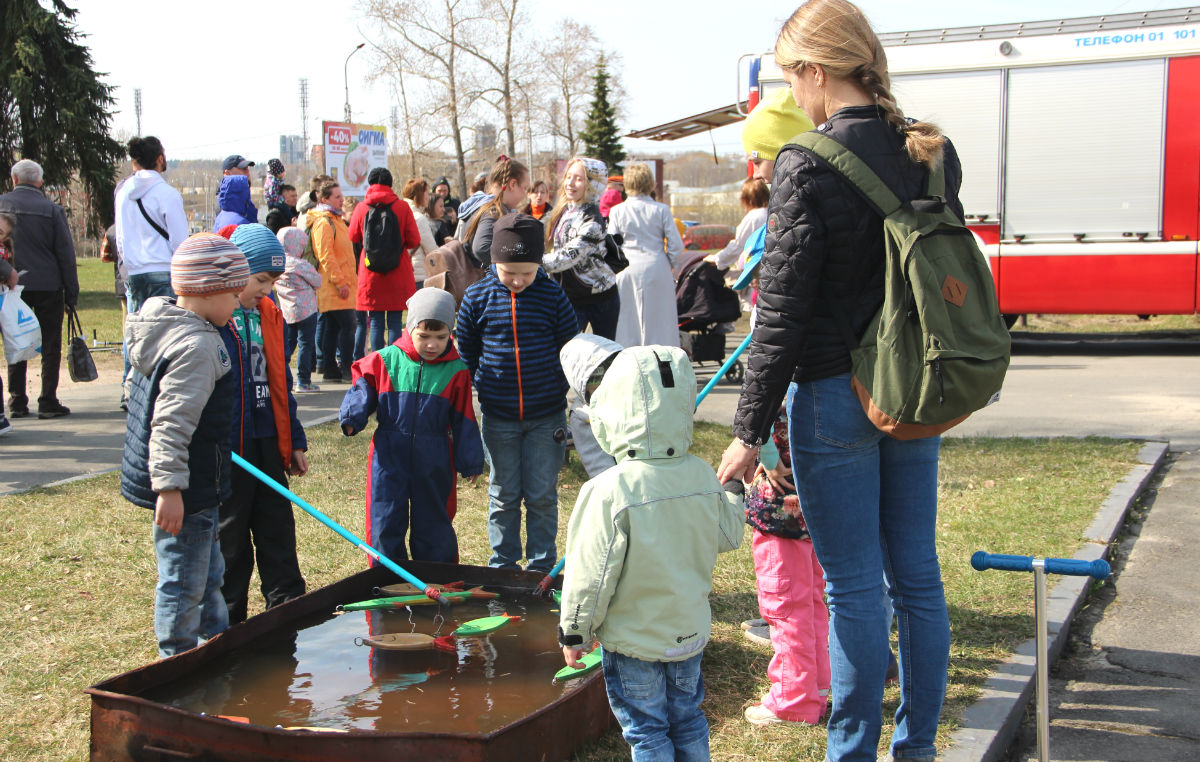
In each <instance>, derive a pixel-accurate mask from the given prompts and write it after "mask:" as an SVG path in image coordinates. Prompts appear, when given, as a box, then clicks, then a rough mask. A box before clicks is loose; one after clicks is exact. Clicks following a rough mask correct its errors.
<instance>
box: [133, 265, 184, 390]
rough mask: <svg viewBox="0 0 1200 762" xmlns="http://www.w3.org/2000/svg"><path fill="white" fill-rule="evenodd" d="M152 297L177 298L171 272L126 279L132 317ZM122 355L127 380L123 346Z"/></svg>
mask: <svg viewBox="0 0 1200 762" xmlns="http://www.w3.org/2000/svg"><path fill="white" fill-rule="evenodd" d="M152 296H175V292H174V291H172V290H171V271H170V270H163V271H156V272H149V273H138V274H137V275H130V276H129V277H128V278H126V279H125V302H126V305H125V307H126V310H127V311H128V313H129V314H130V315H132V314H134V313H135V312H137V311H138V310H140V309H141V308H142V305H143V304H145V303H146V300H147V299H149V298H150V297H152ZM121 354H122V356H123V357H124V358H125V372H124V374H122V376H121V378H122V379H125V378H126V377H128V376H129V353H128V352H127V351H126V350H125V347H124V345H123V344H122V347H121ZM121 401H122V402H124V401H125V392H124V391H122V392H121Z"/></svg>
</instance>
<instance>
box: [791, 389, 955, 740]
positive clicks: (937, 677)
mask: <svg viewBox="0 0 1200 762" xmlns="http://www.w3.org/2000/svg"><path fill="white" fill-rule="evenodd" d="M787 408H788V434H789V436H790V440H791V454H792V467H793V469H794V475H795V481H796V490H797V492H798V493H799V495H800V505H801V506H802V507H803V508H802V509H803V511H804V520H805V521H806V522H807V523H808V529H809V531H810V532H811V533H812V540H813V546H814V547H815V549H816V551H817V558H818V560H820V562H821V566H822V567H824V569H825V580H826V588H825V589H826V592H827V593H828V594H829V617H830V621H829V656H830V662H831V665H832V670H833V686H832V693H833V712H832V713H831V714H830V717H829V727H828V736H829V743H828V747H827V751H826V758H827V759H828V760H832V761H833V762H839V761H840V760H848V761H849V760H874V759H875V756H876V755H875V751H876V747H877V745H878V742H879V734H880V731H881V725H882V722H881V716H880V712H879V704H880V702H881V701H882V699H883V682H884V676H885V674H886V672H887V662H888V656H887V654H888V630H889V624H888V623H887V622H885V620H884V618H883V616H881V614H882V611H881V608H882V607H881V605H880V600H879V590H880V580H881V579H883V575H884V574H885V573H886V574H887V579H888V582H889V584H890V587H889V589H888V593H889V595H890V596H891V600H892V605H893V607H894V608H895V611H896V618H897V622H898V627H899V632H900V707H899V708H898V709H897V710H896V729H895V732H894V733H893V734H892V743H891V749H892V754H893V755H894V756H895V757H896V758H898V759H905V760H908V759H913V760H932V759H933V758H934V754H935V751H936V750H935V748H934V735H935V734H936V732H937V725H938V716H939V714H940V713H941V709H942V700H943V699H944V698H945V694H946V670H947V666H948V662H949V652H950V621H949V617H948V615H947V613H946V597H945V593H944V591H943V589H942V577H941V570H940V569H939V567H938V558H937V547H936V542H935V530H936V523H937V469H938V449H939V447H940V444H941V439H940V438H938V437H930V438H928V439H913V440H909V441H903V442H902V441H900V440H897V439H892V438H891V437H888V436H887V435H885V434H884V433H883V432H881V431H879V430H878V429H876V428H875V427H874V426H873V425H872V424H871V422H870V421H869V420H868V419H867V417H866V414H865V413H863V410H862V405H861V404H859V401H858V398H857V397H856V396H855V395H854V392H853V391H852V390H851V388H850V380H849V376H848V375H845V374H843V375H840V376H834V377H832V378H824V379H821V380H819V381H813V382H809V383H803V384H796V383H793V384H792V385H791V386H790V387H789V389H788V395H787Z"/></svg>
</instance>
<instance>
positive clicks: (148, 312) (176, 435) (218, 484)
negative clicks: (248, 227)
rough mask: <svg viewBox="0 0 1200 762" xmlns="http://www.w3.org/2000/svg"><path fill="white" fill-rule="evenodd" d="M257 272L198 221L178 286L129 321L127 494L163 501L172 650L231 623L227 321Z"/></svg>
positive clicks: (166, 632)
mask: <svg viewBox="0 0 1200 762" xmlns="http://www.w3.org/2000/svg"><path fill="white" fill-rule="evenodd" d="M249 276H250V268H249V266H248V265H247V263H246V257H245V255H244V254H242V252H241V251H240V250H239V249H238V247H237V246H234V245H233V244H232V243H230V242H229V241H226V240H225V239H224V238H221V237H220V236H216V235H212V234H211V233H198V234H196V235H193V236H192V237H190V238H188V239H187V240H186V241H184V242H183V243H182V244H180V245H179V248H178V249H176V250H175V254H174V256H173V257H172V258H171V289H172V290H173V291H174V292H175V293H176V294H177V298H174V299H172V298H168V297H151V298H150V299H147V300H146V302H145V303H144V304H143V305H142V308H141V309H140V310H139V311H138V312H137V313H135V314H133V315H130V316H129V317H128V319H127V320H126V322H125V346H126V347H127V348H128V350H129V363H130V370H129V375H128V376H127V377H126V379H125V385H126V393H127V395H128V398H129V415H128V417H127V418H126V427H125V450H124V453H123V454H122V456H121V494H122V495H123V496H124V497H125V499H127V500H129V501H130V502H131V503H133V504H134V505H139V506H141V507H143V508H148V509H151V510H153V511H154V551H155V555H156V556H157V558H158V586H157V588H156V590H155V596H154V634H155V635H156V636H157V638H158V653H159V655H160V656H162V657H164V658H165V657H167V656H173V655H175V654H177V653H180V652H182V651H186V650H188V649H190V648H193V647H195V646H196V644H197V642H198V639H199V638H200V637H204V638H211V637H212V636H214V635H216V634H217V633H219V632H221V631H222V630H224V629H225V628H226V627H227V626H228V623H229V616H228V613H227V611H226V608H225V600H224V599H223V598H222V597H221V580H222V578H223V577H224V574H225V563H224V561H223V559H222V557H221V546H220V543H219V542H218V521H219V509H220V505H221V503H222V502H223V501H225V500H227V499H229V495H230V471H229V469H230V460H231V459H230V455H229V445H230V442H229V439H230V437H229V431H230V428H231V427H232V425H233V406H232V405H230V404H229V400H230V399H232V398H233V396H234V395H235V394H236V393H237V385H236V382H235V380H234V378H233V377H232V376H231V375H230V373H229V370H230V358H229V354H228V352H226V351H225V346H224V343H223V342H222V340H221V335H220V333H219V332H218V330H217V328H218V326H223V325H225V324H226V323H227V322H229V318H230V316H231V315H232V314H233V309H234V307H235V306H236V305H237V293H238V292H239V291H241V290H242V288H244V287H245V285H246V281H247V280H248V278H249Z"/></svg>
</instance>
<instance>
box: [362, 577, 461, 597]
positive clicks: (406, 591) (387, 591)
mask: <svg viewBox="0 0 1200 762" xmlns="http://www.w3.org/2000/svg"><path fill="white" fill-rule="evenodd" d="M430 587H432V588H434V589H436V590H441V591H442V592H443V593H458V592H462V590H463V588H465V587H466V583H465V582H462V581H459V582H444V583H442V584H431V585H430ZM373 592H374V593H375V595H376V596H379V597H380V598H382V597H385V596H390V595H424V594H425V591H424V590H423V589H420V588H418V587H417V586H416V585H414V584H412V583H411V582H397V583H395V584H392V585H384V586H383V587H377V588H375V590H374V591H373Z"/></svg>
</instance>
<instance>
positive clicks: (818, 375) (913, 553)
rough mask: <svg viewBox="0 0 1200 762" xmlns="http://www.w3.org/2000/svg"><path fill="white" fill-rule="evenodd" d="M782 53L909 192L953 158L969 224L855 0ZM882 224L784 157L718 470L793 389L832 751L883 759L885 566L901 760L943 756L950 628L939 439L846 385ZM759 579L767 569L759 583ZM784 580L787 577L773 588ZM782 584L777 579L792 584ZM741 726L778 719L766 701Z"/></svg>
mask: <svg viewBox="0 0 1200 762" xmlns="http://www.w3.org/2000/svg"><path fill="white" fill-rule="evenodd" d="M775 59H776V61H777V62H778V63H779V65H780V67H781V68H782V69H783V72H784V77H785V78H786V79H787V81H788V84H789V85H791V90H792V95H793V97H794V98H795V101H796V105H798V106H799V107H800V108H801V109H802V110H803V111H804V112H805V113H807V114H808V116H809V117H810V118H811V119H812V121H813V122H814V123H815V124H816V125H817V127H816V129H817V130H818V131H819V132H820V133H821V134H823V135H827V136H828V137H830V138H832V139H833V140H836V141H837V142H839V143H841V144H842V145H844V146H846V147H847V148H849V149H850V150H852V151H853V152H854V153H856V154H857V155H858V156H859V157H861V158H862V159H863V160H864V161H865V162H866V163H867V164H868V165H869V166H870V167H871V169H873V170H874V171H875V172H876V173H877V174H878V175H879V176H880V178H881V179H882V180H883V181H884V182H885V183H886V184H887V185H888V187H890V188H891V189H892V191H893V192H895V193H896V195H897V196H899V197H900V199H901V200H903V201H908V200H911V199H913V198H917V197H919V196H920V195H922V194H923V192H924V189H925V184H926V179H927V177H928V174H929V170H930V168H932V167H935V166H937V165H938V164H939V163H942V164H944V167H945V176H946V196H947V199H946V200H947V202H948V204H949V205H950V208H951V209H952V210H953V211H954V212H955V214H957V215H958V216H959V217H960V218H961V217H962V205H961V203H960V202H959V200H958V188H959V185H960V184H961V181H962V170H961V167H960V165H959V161H958V156H957V154H956V153H955V151H954V147H953V146H952V145H951V144H950V141H948V140H946V139H945V138H944V137H943V136H942V135H941V133H940V132H939V131H938V129H937V127H935V126H933V125H932V124H927V123H923V122H914V121H911V120H908V119H906V118H905V116H904V113H903V111H901V109H900V105H899V104H897V103H896V101H895V99H894V98H893V97H892V94H891V91H890V81H889V78H888V71H887V58H886V56H885V55H884V51H883V46H882V45H880V43H879V40H878V38H877V37H876V36H875V33H874V32H873V31H872V30H871V27H870V24H869V23H868V22H867V20H866V18H865V17H864V16H863V14H862V12H861V11H859V9H858V8H856V7H855V6H854V5H852V4H851V3H849V2H846V0H810V1H809V2H806V3H805V4H804V5H802V6H800V8H798V9H797V10H796V12H795V13H793V14H792V16H791V18H789V19H788V20H787V22H786V23H785V24H784V25H783V29H782V30H781V31H780V33H779V38H778V40H777V41H776V43H775ZM883 272H884V249H883V222H882V219H881V218H880V216H879V215H878V214H877V213H876V212H875V211H874V210H873V209H872V208H871V207H870V206H868V205H867V203H866V202H865V201H864V200H863V199H862V197H860V196H859V195H858V193H857V192H855V190H854V189H853V188H852V187H851V186H850V185H849V184H848V183H847V182H845V181H844V180H842V179H841V178H840V176H838V175H836V174H835V173H834V172H833V171H832V170H830V169H829V168H828V167H826V166H825V165H823V164H822V162H820V161H819V160H817V159H815V158H814V157H813V156H812V155H811V154H809V153H807V152H805V151H804V150H802V149H800V148H799V147H798V146H795V145H785V146H784V147H783V149H782V150H780V152H779V154H778V156H777V157H776V163H775V169H774V177H773V184H772V188H771V198H770V202H769V204H768V222H767V241H766V251H765V253H764V256H763V260H762V265H761V268H760V270H759V301H758V323H757V325H756V327H755V329H754V340H753V342H752V343H751V346H750V359H749V362H748V363H747V368H748V370H747V373H746V379H745V382H744V385H743V386H742V393H741V399H740V400H739V403H738V410H737V414H736V416H735V418H734V426H733V429H734V435H735V439H734V441H733V442H732V443H731V444H730V446H729V448H728V449H727V450H726V451H725V454H724V457H723V458H722V461H721V466H720V468H719V469H718V472H717V476H718V478H719V479H720V480H722V481H723V480H725V479H728V478H730V477H732V476H736V475H743V476H744V478H746V479H747V480H749V478H750V476H751V475H752V474H753V471H754V461H755V458H756V456H757V454H758V450H759V446H760V445H761V444H762V443H763V441H764V438H765V437H766V436H769V433H770V430H771V423H772V421H773V420H774V415H775V412H776V411H777V410H778V409H779V405H780V402H782V401H783V400H784V399H785V397H786V404H787V414H788V426H789V431H788V433H789V439H790V444H791V458H792V468H793V476H794V479H795V485H796V490H797V493H798V494H799V497H800V505H801V507H802V510H803V513H804V519H805V521H806V523H807V524H808V529H809V532H810V533H811V535H812V541H813V546H814V548H815V550H816V554H817V558H818V560H819V561H820V563H821V566H822V567H823V568H824V571H825V577H826V580H827V588H826V589H827V591H828V595H829V611H830V624H829V655H830V661H831V663H832V673H833V674H832V693H833V710H832V714H831V715H830V717H829V724H828V746H827V750H826V759H828V760H833V761H835V762H836V761H838V760H874V759H876V756H877V751H878V749H877V747H878V745H879V737H880V734H881V727H882V717H881V714H880V710H879V707H880V702H881V700H882V698H883V684H884V677H885V673H886V670H887V653H888V625H887V623H886V621H885V619H884V616H883V607H882V606H881V605H880V600H879V580H880V578H881V577H882V576H883V574H884V572H885V571H886V572H887V575H888V580H889V581H890V588H889V591H888V592H889V594H890V596H891V599H892V603H893V605H894V607H895V611H896V616H897V617H898V619H899V631H900V675H901V677H900V706H899V708H898V709H897V710H896V727H895V730H894V732H893V734H892V738H891V742H890V744H889V746H890V751H891V754H892V756H893V757H894V758H895V759H897V760H933V759H934V757H935V755H936V751H937V750H936V748H935V746H934V737H935V734H936V732H937V725H938V716H939V714H940V712H941V708H942V701H943V699H944V697H945V690H946V670H947V662H948V657H949V647H950V625H949V619H948V617H947V613H946V599H945V594H944V592H943V589H942V579H941V572H940V569H939V567H938V559H937V550H936V544H935V537H934V534H935V526H936V522H937V469H938V448H939V444H940V440H939V438H938V437H930V438H927V439H913V440H907V441H900V440H897V439H892V438H890V437H888V436H886V435H885V434H883V433H882V432H880V431H879V430H878V429H876V428H875V426H874V425H872V424H871V422H870V421H869V420H868V419H867V416H866V414H865V413H864V412H863V409H862V406H861V405H860V404H859V401H858V399H857V398H856V396H855V394H854V392H853V391H852V390H851V388H850V379H849V370H850V357H849V350H848V349H847V340H846V339H845V338H843V333H842V327H843V326H844V327H847V328H848V329H849V330H850V331H852V332H853V334H854V336H855V337H858V336H861V335H862V333H863V332H864V330H865V329H866V326H867V324H868V322H869V321H870V320H871V318H872V316H873V315H874V314H875V312H876V311H877V310H878V308H879V306H880V304H881V303H882V301H883ZM759 582H760V584H762V583H763V579H762V578H761V576H760V579H759ZM775 582H778V583H781V584H786V580H782V579H781V580H775ZM781 589H782V588H781ZM746 718H747V719H748V720H750V721H751V722H752V723H754V724H758V725H765V724H769V723H772V722H778V721H780V720H779V718H777V717H774V716H773V714H772V713H771V712H770V711H769V709H767V707H764V706H763V705H761V704H758V705H754V706H751V707H749V708H747V709H746Z"/></svg>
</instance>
